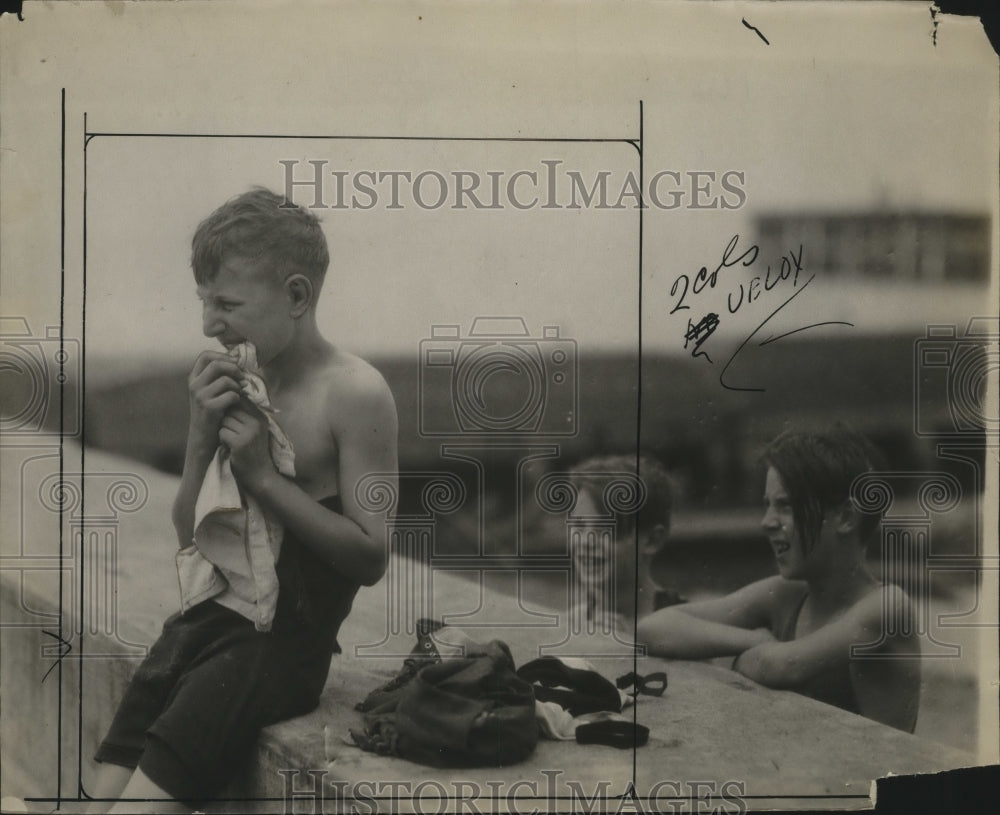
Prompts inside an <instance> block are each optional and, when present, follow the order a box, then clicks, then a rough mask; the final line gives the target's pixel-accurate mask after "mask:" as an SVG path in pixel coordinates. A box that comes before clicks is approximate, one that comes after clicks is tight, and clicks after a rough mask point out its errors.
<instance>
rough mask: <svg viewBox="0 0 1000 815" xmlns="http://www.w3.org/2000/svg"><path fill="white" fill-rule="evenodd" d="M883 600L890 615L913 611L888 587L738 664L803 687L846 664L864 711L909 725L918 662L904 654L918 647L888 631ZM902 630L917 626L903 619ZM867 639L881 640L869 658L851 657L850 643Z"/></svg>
mask: <svg viewBox="0 0 1000 815" xmlns="http://www.w3.org/2000/svg"><path fill="white" fill-rule="evenodd" d="M883 604H885V605H884V607H885V608H886V609H888V610H889V611H890V613H892V614H896V615H905V616H909V615H911V614H912V610H911V606H910V603H909V600H908V598H907V596H906V594H905V592H903V591H902V590H901V589H899V588H898V587H896V586H886V587H885V589H884V590H881V591H873V592H870V593H869V594H868V595H867V596H866V597H864V598H862V599H861V600H859V601H858V602H857V603H855V604H854V605H853V606H852V607H851V608H850V609H848V610H847V611H846V612H845V613H844V614H842V615H841V616H840V617H838V618H837V619H836V620H833V621H832V622H830V623H828V624H827V625H825V626H823V627H822V628H820V629H819V630H817V631H814V632H813V633H811V634H808V635H807V636H805V637H802V638H800V639H797V640H792V641H791V642H771V643H765V644H762V645H758V646H755V647H754V648H751V649H749V650H748V651H745V652H744V653H743V654H742V655H741V656H740V657H739V658H738V659H737V660H736V664H735V666H734V667H735V669H736V670H738V671H739V672H740V673H742V674H744V675H745V676H748V677H749V678H750V679H753V680H755V681H757V682H760V683H761V684H762V685H767V686H768V687H772V688H788V689H790V690H799V689H802V688H803V687H804V686H806V685H807V684H808V683H809V682H811V681H814V680H821V679H822V678H823V677H824V676H825V675H828V674H829V672H830V670H831V668H833V667H835V666H838V665H839V666H842V665H848V666H849V668H850V676H851V683H852V685H853V687H854V690H855V696H856V697H857V699H858V703H859V705H860V707H861V712H862V713H863V714H864V715H865V716H868V717H869V718H872V719H876V720H878V721H881V722H883V723H885V724H890V725H892V726H894V727H900V728H902V729H904V730H908V729H911V728H912V724H913V716H914V715H915V713H916V703H917V701H918V700H919V693H920V688H919V685H920V665H919V661H917V660H916V659H909V658H907V657H906V656H904V654H908V653H910V652H912V651H913V650H914V648H915V647H916V646H915V643H913V642H912V641H910V639H909V638H907V637H904V636H901V635H895V636H889V635H888V634H887V633H886V632H885V625H884V623H883ZM898 619H902V618H898ZM898 629H902V630H910V631H912V630H913V627H912V625H911V626H906V625H905V623H903V624H901V625H900V626H899V627H898ZM869 643H878V647H877V648H876V649H875V652H874V653H873V654H872V656H871V657H869V658H866V659H855V660H852V659H851V646H852V645H866V644H869Z"/></svg>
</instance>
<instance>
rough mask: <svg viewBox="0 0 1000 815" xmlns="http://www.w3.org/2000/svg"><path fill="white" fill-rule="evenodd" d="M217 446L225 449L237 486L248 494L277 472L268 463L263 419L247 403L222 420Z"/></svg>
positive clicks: (234, 409)
mask: <svg viewBox="0 0 1000 815" xmlns="http://www.w3.org/2000/svg"><path fill="white" fill-rule="evenodd" d="M219 442H221V443H222V444H224V445H225V446H226V447H228V448H229V455H230V459H229V460H230V462H231V464H232V467H233V473H234V474H235V475H236V478H237V480H238V481H239V482H240V486H242V487H243V488H244V489H246V490H248V491H249V492H251V493H254V492H256V491H257V489H258V487H259V485H260V484H262V483H263V481H265V480H266V479H267V478H269V477H270V476H273V475H274V474H275V473H276V472H277V470H276V469H275V466H274V462H273V461H272V460H271V447H270V435H269V433H268V429H267V419H266V418H265V417H264V416H263V415H262V414H261V413H260V411H259V410H258V409H257V408H256V407H255V406H254V405H253V404H251V403H250V401H249V400H247V399H245V398H244V399H241V400H240V403H239V404H238V405H237V406H236V407H234V408H231V409H230V410H229V411H228V412H227V413H226V415H225V417H224V418H223V419H222V424H221V426H220V428H219Z"/></svg>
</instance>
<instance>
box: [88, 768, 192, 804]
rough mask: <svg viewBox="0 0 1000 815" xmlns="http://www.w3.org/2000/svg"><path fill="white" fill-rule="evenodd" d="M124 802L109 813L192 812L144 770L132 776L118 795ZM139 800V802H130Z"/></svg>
mask: <svg viewBox="0 0 1000 815" xmlns="http://www.w3.org/2000/svg"><path fill="white" fill-rule="evenodd" d="M118 797H119V798H122V799H124V800H121V801H118V802H117V803H115V804H113V805H112V806H111V808H110V809H108V810H106V811H107V812H109V813H112V814H113V813H140V812H141V813H180V812H190V811H191V810H190V808H189V807H187V806H185V805H184V804H182V803H181V802H180V801H175V800H174V799H173V798H171V797H170V795H169V794H168V793H167V792H165V791H164V790H162V789H160V788H159V787H158V786H157V785H156V784H154V783H153V782H152V780H150V778H149V776H147V775H146V774H145V773H144V772H143V771H142V770H139V769H137V770H136V771H135V772H133V773H132V774H131V777H130V778H129V779H128V783H127V784H126V785H125V788H124V789H123V790H122V791H121V793H120V794H119V795H118ZM129 799H138V800H129Z"/></svg>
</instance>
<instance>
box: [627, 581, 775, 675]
mask: <svg viewBox="0 0 1000 815" xmlns="http://www.w3.org/2000/svg"><path fill="white" fill-rule="evenodd" d="M776 580H781V578H767V579H766V580H760V581H758V582H757V583H751V584H750V585H749V586H745V587H744V588H742V589H740V590H739V591H735V592H733V593H732V594H728V595H726V596H725V597H718V598H714V599H711V600H701V601H697V602H694V603H684V604H682V605H678V606H669V607H667V608H664V609H660V610H659V611H656V612H654V613H653V614H650V615H649V616H648V617H645V618H643V619H642V620H640V621H639V624H638V627H637V632H638V637H639V642H640V643H641V644H643V645H645V646H647V648H648V650H649V653H650V654H652V655H654V656H660V657H669V658H673V659H710V658H712V657H720V656H733V655H736V654H741V653H743V652H744V651H746V650H747V649H748V648H752V647H754V646H756V645H758V644H761V643H767V642H771V641H773V640H774V636H773V635H772V634H771V632H770V630H769V626H770V621H771V620H770V616H771V615H770V609H771V599H772V594H773V591H774V588H775V585H776V583H775V581H776Z"/></svg>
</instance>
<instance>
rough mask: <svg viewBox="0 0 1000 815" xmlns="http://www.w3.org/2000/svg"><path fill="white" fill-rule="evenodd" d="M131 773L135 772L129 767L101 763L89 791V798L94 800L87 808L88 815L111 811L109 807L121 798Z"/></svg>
mask: <svg viewBox="0 0 1000 815" xmlns="http://www.w3.org/2000/svg"><path fill="white" fill-rule="evenodd" d="M133 772H135V771H134V770H133V769H132V768H131V767H122V766H119V765H118V764H108V763H106V762H105V763H102V764H101V765H100V766H99V767H98V768H97V778H96V779H95V780H94V786H93V788H92V789H91V790H90V797H91V798H94V799H96V800H94V801H91V802H90V806H88V807H87V813H88V815H98V814H99V813H102V812H107V811H108V810H109V809H111V805H112V804H113V803H114V802H115V801H116V800H118V799H119V798H121V794H122V790H124V789H125V785H126V784H128V782H129V779H130V778H131V777H132V773H133ZM101 799H105V800H101ZM109 799H110V800H109Z"/></svg>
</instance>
